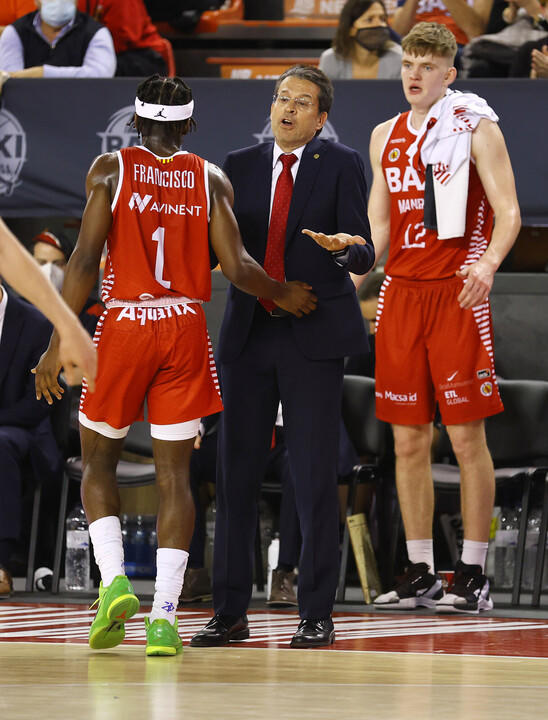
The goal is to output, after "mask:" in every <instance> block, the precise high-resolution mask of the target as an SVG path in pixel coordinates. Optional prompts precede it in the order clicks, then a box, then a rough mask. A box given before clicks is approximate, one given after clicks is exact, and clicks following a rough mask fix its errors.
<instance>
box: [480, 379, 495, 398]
mask: <svg viewBox="0 0 548 720" xmlns="http://www.w3.org/2000/svg"><path fill="white" fill-rule="evenodd" d="M480 392H481V394H482V395H483V397H489V396H490V395H492V394H493V383H490V382H484V383H482V385H481V387H480Z"/></svg>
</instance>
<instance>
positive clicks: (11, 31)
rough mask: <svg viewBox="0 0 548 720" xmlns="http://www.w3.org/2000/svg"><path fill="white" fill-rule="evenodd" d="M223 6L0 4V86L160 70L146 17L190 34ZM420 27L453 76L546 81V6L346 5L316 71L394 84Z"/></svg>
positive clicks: (525, 0) (94, 0)
mask: <svg viewBox="0 0 548 720" xmlns="http://www.w3.org/2000/svg"><path fill="white" fill-rule="evenodd" d="M227 5H229V3H227V2H224V3H223V2H221V0H177V1H176V0H171V1H170V2H161V3H151V2H148V3H146V2H145V0H7V1H6V2H4V3H2V7H1V8H0V32H1V33H2V37H1V38H0V71H1V75H0V87H1V85H2V84H3V83H4V82H5V81H6V80H7V79H9V77H111V76H113V75H114V74H116V75H118V76H120V75H122V76H145V75H148V74H152V73H154V72H158V73H160V74H166V72H167V70H168V68H169V54H170V48H169V43H168V42H167V41H166V40H165V38H162V37H161V36H160V34H159V33H158V31H157V30H156V28H155V26H154V24H153V20H155V21H169V22H170V24H171V26H172V27H173V28H174V29H175V30H179V31H180V32H183V33H186V32H191V31H192V30H193V29H194V28H195V27H196V25H197V22H198V20H199V18H200V15H201V13H202V12H204V11H206V10H212V9H213V10H214V9H219V8H222V7H225V6H227ZM37 13H38V15H37ZM263 14H264V13H263ZM151 17H152V19H151ZM273 17H274V16H273ZM276 18H277V16H276ZM265 19H267V15H265ZM421 21H427V22H439V23H441V24H443V25H446V26H447V27H448V28H449V29H450V30H451V31H452V32H453V34H454V35H455V37H456V39H457V43H458V54H457V61H456V65H457V68H458V70H459V76H460V77H531V78H546V77H548V8H547V5H546V0H511V1H510V2H506V0H446V2H445V4H444V3H441V2H437V1H436V0H397V2H393V1H390V2H386V3H385V2H383V0H347V2H346V3H345V4H344V6H343V7H342V10H341V13H340V16H339V20H338V25H337V28H336V30H335V33H334V37H333V42H332V45H331V47H330V48H329V49H327V50H325V51H324V52H323V53H322V54H321V57H320V68H321V69H322V70H324V72H325V73H326V74H327V75H328V76H329V77H330V78H331V79H340V78H343V79H350V78H355V79H374V78H379V79H390V78H398V77H399V72H400V58H401V47H400V41H401V38H402V37H404V36H405V35H406V34H407V33H408V32H409V30H410V29H411V28H412V27H413V25H414V24H415V23H417V22H421ZM6 27H7V30H6ZM177 71H178V73H179V74H180V75H183V76H184V75H185V72H184V68H177Z"/></svg>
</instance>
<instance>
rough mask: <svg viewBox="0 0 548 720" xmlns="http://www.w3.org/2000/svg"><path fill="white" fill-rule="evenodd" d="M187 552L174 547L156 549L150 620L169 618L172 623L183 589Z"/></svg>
mask: <svg viewBox="0 0 548 720" xmlns="http://www.w3.org/2000/svg"><path fill="white" fill-rule="evenodd" d="M187 561H188V553H187V551H186V550H176V549H175V548H158V550H156V585H155V586H154V590H155V592H154V603H153V604H152V610H151V612H150V622H154V621H155V620H158V619H159V618H164V619H165V620H169V622H170V623H171V624H172V625H173V623H174V622H175V613H176V612H177V605H178V603H179V595H180V594H181V590H182V589H183V579H184V577H185V570H186V564H187Z"/></svg>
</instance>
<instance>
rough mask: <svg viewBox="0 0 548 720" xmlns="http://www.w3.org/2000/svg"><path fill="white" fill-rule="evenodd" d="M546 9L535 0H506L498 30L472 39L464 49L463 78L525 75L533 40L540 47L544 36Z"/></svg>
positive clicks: (547, 30)
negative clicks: (502, 25) (513, 0)
mask: <svg viewBox="0 0 548 720" xmlns="http://www.w3.org/2000/svg"><path fill="white" fill-rule="evenodd" d="M546 12H547V10H546V7H545V6H543V4H542V3H540V2H539V0H519V3H518V2H511V3H509V4H508V6H507V7H506V8H505V10H504V12H503V14H502V17H503V20H504V22H505V26H504V27H503V28H502V29H501V30H500V31H499V32H495V33H489V34H486V35H480V36H479V37H477V38H474V39H473V40H472V41H471V42H470V43H468V45H467V46H466V47H465V48H464V51H463V54H462V68H463V71H464V75H465V77H508V76H509V75H511V76H514V77H519V76H522V77H529V75H530V73H531V60H532V58H531V50H532V49H533V47H535V44H537V43H540V48H541V47H542V45H543V44H546V39H547V37H548V21H547V19H546V18H547V15H546ZM524 46H525V50H524V51H523V52H522V53H520V48H522V47H524ZM536 47H539V46H538V45H536Z"/></svg>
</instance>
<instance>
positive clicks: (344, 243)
mask: <svg viewBox="0 0 548 720" xmlns="http://www.w3.org/2000/svg"><path fill="white" fill-rule="evenodd" d="M303 233H304V234H305V235H308V236H309V237H311V238H312V240H314V241H315V242H317V243H318V245H319V246H320V247H323V248H325V250H329V251H330V252H337V250H344V249H345V248H346V247H348V246H349V245H365V240H364V239H363V238H362V237H361V235H349V234H348V233H337V234H336V235H325V234H324V233H320V232H314V230H303Z"/></svg>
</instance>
